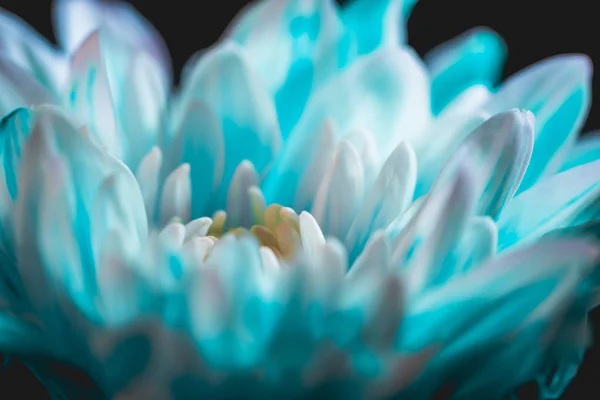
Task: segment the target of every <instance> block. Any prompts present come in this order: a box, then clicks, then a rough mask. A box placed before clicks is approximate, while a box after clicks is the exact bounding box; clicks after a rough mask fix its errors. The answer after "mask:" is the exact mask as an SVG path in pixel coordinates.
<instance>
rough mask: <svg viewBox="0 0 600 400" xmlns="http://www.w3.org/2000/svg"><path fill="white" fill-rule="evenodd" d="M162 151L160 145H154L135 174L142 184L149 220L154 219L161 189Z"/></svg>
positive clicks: (141, 188)
mask: <svg viewBox="0 0 600 400" xmlns="http://www.w3.org/2000/svg"><path fill="white" fill-rule="evenodd" d="M162 158H163V156H162V152H161V151H160V149H159V148H158V147H154V148H153V149H152V150H150V152H149V153H148V154H147V155H146V157H144V159H143V160H142V162H141V163H140V166H139V168H138V170H137V172H136V174H135V177H136V179H137V181H138V184H139V185H140V190H141V191H142V197H143V198H144V206H145V208H146V212H147V213H148V221H149V222H151V221H152V220H153V218H154V217H153V215H154V211H155V208H156V201H157V196H158V189H159V173H160V169H161V166H162Z"/></svg>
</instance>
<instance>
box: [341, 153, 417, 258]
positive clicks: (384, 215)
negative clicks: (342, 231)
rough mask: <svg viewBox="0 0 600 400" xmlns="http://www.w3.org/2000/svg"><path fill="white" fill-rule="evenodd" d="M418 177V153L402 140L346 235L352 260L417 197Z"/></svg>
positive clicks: (386, 163)
mask: <svg viewBox="0 0 600 400" xmlns="http://www.w3.org/2000/svg"><path fill="white" fill-rule="evenodd" d="M416 178H417V161H416V158H415V154H414V152H413V150H412V148H411V147H410V145H408V144H406V143H401V144H400V145H398V147H396V149H395V150H394V152H393V153H392V155H390V157H389V158H388V159H387V161H386V162H385V164H384V165H383V167H382V168H381V171H380V172H379V175H378V176H377V179H376V181H375V184H374V185H373V188H372V189H370V191H369V193H367V194H366V197H365V200H364V202H363V203H362V204H361V206H360V209H359V210H358V214H357V215H356V218H355V219H354V221H353V222H352V225H351V226H350V230H349V232H348V234H347V235H346V239H345V244H346V248H348V249H350V259H351V260H353V259H355V258H356V256H357V255H358V252H360V251H361V250H362V248H363V247H364V245H365V244H366V243H367V240H368V239H369V237H370V236H371V235H372V234H373V233H374V232H375V231H377V230H380V229H386V228H387V227H388V225H389V224H390V223H391V222H392V221H393V220H394V219H396V217H398V216H399V215H400V214H401V213H403V212H404V211H405V210H406V209H407V208H408V206H409V205H410V203H411V202H412V199H413V193H414V188H415V182H416Z"/></svg>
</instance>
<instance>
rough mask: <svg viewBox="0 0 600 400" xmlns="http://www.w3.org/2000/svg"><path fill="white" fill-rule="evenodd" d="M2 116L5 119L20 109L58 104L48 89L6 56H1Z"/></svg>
mask: <svg viewBox="0 0 600 400" xmlns="http://www.w3.org/2000/svg"><path fill="white" fill-rule="evenodd" d="M0 86H1V87H2V93H0V116H2V117H4V116H6V115H8V114H9V113H10V112H11V111H13V110H14V109H15V108H18V107H32V106H35V105H40V104H44V103H56V102H57V99H56V97H55V96H54V94H53V93H51V92H50V91H49V90H48V88H46V87H44V86H42V85H41V84H40V83H39V82H38V81H37V80H36V79H35V77H34V76H33V75H32V74H31V73H30V72H29V71H27V70H25V69H24V68H23V67H21V66H19V65H18V64H15V63H14V62H13V61H11V60H10V59H8V58H6V57H5V56H0Z"/></svg>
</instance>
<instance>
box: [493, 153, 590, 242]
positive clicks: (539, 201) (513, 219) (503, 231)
mask: <svg viewBox="0 0 600 400" xmlns="http://www.w3.org/2000/svg"><path fill="white" fill-rule="evenodd" d="M599 174H600V161H593V162H591V163H588V164H584V165H580V166H578V167H575V168H572V169H570V170H567V171H565V172H561V173H559V174H557V175H554V176H552V177H550V178H546V179H544V180H543V181H541V182H539V183H538V184H536V185H535V186H534V187H532V188H531V189H529V190H527V191H525V192H523V193H522V194H520V195H518V196H517V197H516V198H515V199H514V200H513V201H512V202H511V203H509V204H508V206H507V207H506V208H505V209H504V211H503V212H502V214H501V215H500V219H499V220H498V234H499V237H498V243H499V250H504V249H506V248H509V247H510V246H513V245H515V244H521V243H524V242H526V241H531V240H534V239H536V238H539V237H540V236H542V235H543V234H545V233H547V232H549V231H551V230H553V229H559V228H564V227H568V226H573V225H578V224H582V223H585V222H589V221H591V220H593V219H595V218H596V216H597V214H598V209H597V205H596V203H597V200H598V196H599V195H600V182H599V181H598V176H599Z"/></svg>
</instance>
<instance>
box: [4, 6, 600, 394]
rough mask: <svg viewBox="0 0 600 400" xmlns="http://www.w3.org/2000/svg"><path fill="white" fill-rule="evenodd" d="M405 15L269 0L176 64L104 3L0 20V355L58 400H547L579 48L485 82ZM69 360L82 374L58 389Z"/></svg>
mask: <svg viewBox="0 0 600 400" xmlns="http://www.w3.org/2000/svg"><path fill="white" fill-rule="evenodd" d="M413 5H414V1H400V0H380V1H379V0H378V1H373V0H355V1H353V2H351V4H350V5H348V6H347V7H346V8H338V7H337V6H336V5H335V3H334V2H333V1H330V0H312V1H297V0H287V1H279V0H268V1H263V2H259V3H257V4H255V5H252V6H250V7H249V8H248V9H247V10H245V11H244V12H243V13H242V14H241V15H240V17H239V18H238V19H237V20H236V21H234V22H233V23H232V25H231V28H230V29H229V30H228V32H227V33H226V35H225V36H224V37H223V38H222V40H221V41H220V42H219V43H217V44H216V45H215V46H214V47H213V48H211V49H209V50H208V51H206V52H205V53H203V54H202V55H200V56H198V57H194V58H193V59H192V60H191V61H190V63H189V65H188V66H187V67H186V68H185V70H184V73H183V79H182V82H183V83H182V85H181V88H180V89H179V90H177V91H175V92H174V94H171V88H170V86H171V72H170V70H169V67H168V65H169V62H168V58H167V51H166V49H165V47H164V45H163V42H162V40H161V39H160V37H159V36H158V34H157V33H156V31H155V30H154V29H153V28H152V27H151V26H150V24H149V23H148V22H147V21H145V20H144V19H142V18H141V17H140V16H139V15H138V14H137V13H136V11H135V10H134V9H133V8H132V7H130V6H128V5H127V4H125V3H104V2H95V1H89V0H63V1H57V2H56V15H57V21H58V22H57V28H58V37H59V39H60V42H61V45H62V50H61V51H56V50H55V49H53V48H51V47H50V46H49V45H48V44H47V43H44V42H43V40H42V39H41V38H40V37H39V36H37V35H36V34H35V33H34V32H33V31H32V30H31V29H29V28H27V27H26V26H25V25H24V24H23V23H22V22H21V21H19V20H17V19H16V18H15V17H12V16H9V15H7V14H6V13H3V14H0V83H1V84H2V89H3V90H2V93H0V113H1V114H2V115H3V116H4V117H3V119H2V122H1V124H0V138H1V140H2V166H3V171H4V174H2V177H3V179H0V200H1V201H0V223H1V225H0V227H1V228H2V229H1V231H0V233H1V239H2V240H1V244H2V253H1V258H0V261H1V266H0V267H1V268H0V299H1V300H2V304H3V308H2V310H3V311H2V314H0V318H1V319H0V321H1V322H2V323H1V324H0V344H1V346H0V350H1V351H3V352H5V353H7V354H15V355H17V356H18V357H20V358H21V359H22V360H23V361H24V362H26V363H27V365H28V366H29V367H30V368H31V369H32V370H33V371H34V372H35V373H36V374H37V375H38V376H39V378H40V379H41V380H42V381H43V382H44V383H45V384H46V385H47V387H48V389H49V390H50V391H51V392H53V393H54V394H55V395H56V396H59V395H60V396H70V397H73V398H96V397H98V396H107V397H109V398H125V397H127V396H129V397H130V398H147V399H155V398H156V399H166V398H175V399H187V398H199V397H202V396H205V397H208V398H222V397H227V396H230V397H231V396H233V397H236V396H239V394H240V393H244V394H245V395H246V396H248V397H257V398H262V397H269V396H288V397H289V396H294V397H298V396H306V397H309V396H313V397H314V396H319V395H327V396H329V397H340V398H388V397H394V396H400V397H401V398H428V397H430V396H431V395H433V394H434V393H435V392H436V391H437V390H438V389H440V388H442V387H444V386H446V385H448V384H451V385H452V386H453V387H454V389H455V392H454V396H455V398H490V397H492V398H495V397H498V398H501V397H503V396H505V395H507V394H509V393H510V392H511V391H513V390H514V389H515V388H517V387H518V386H519V385H522V384H524V383H526V382H529V381H531V380H534V379H537V380H538V381H539V384H540V388H541V393H542V396H543V397H545V398H554V397H557V396H558V395H560V393H561V392H562V390H564V388H565V386H566V384H568V382H569V381H570V379H571V378H572V377H573V375H574V373H575V371H576V369H577V366H578V364H579V362H580V360H581V356H582V353H583V351H584V350H585V348H586V346H587V344H588V343H587V322H586V314H587V312H588V311H589V310H590V309H591V308H593V307H594V306H596V305H597V300H598V296H597V293H598V288H599V285H600V276H599V274H598V270H597V268H596V267H597V264H598V257H599V256H600V247H598V245H597V244H596V242H595V241H594V240H593V237H594V233H596V227H597V222H595V220H596V212H595V210H596V208H595V207H596V203H597V199H598V196H599V195H600V185H599V181H598V179H597V178H596V177H597V176H598V173H599V172H600V161H598V157H597V155H598V150H597V149H598V145H597V140H596V138H590V139H585V140H583V141H581V142H576V138H577V135H578V133H579V130H580V128H581V126H582V123H583V120H584V118H585V116H586V114H587V110H588V107H589V96H590V95H589V80H590V76H591V65H590V62H589V60H588V59H587V58H586V57H584V56H577V55H570V56H558V57H554V58H551V59H549V60H546V61H542V62H541V63H539V64H536V65H534V66H532V67H530V68H529V69H526V70H524V71H522V72H520V73H518V74H517V75H515V76H513V77H511V78H509V80H508V81H506V82H504V83H503V84H501V85H500V86H499V87H498V88H495V87H494V85H495V82H496V80H497V78H498V72H499V71H500V70H501V65H502V62H503V60H504V56H505V54H504V51H505V50H504V45H503V44H502V41H501V39H500V38H499V37H498V36H497V35H496V34H495V33H493V32H491V31H489V30H483V29H478V30H473V31H470V32H468V33H466V34H464V35H463V36H460V37H459V38H457V39H454V40H453V41H451V42H449V43H447V44H444V45H442V46H441V47H439V48H437V49H435V50H433V51H432V52H431V53H430V54H428V55H427V57H426V61H425V62H423V61H421V60H420V59H419V57H418V56H417V55H416V53H415V52H414V51H413V50H411V49H410V48H409V47H408V46H407V45H406V44H405V34H404V29H403V25H401V24H398V23H397V22H398V21H399V20H404V19H406V18H407V17H408V14H409V13H410V9H411V8H412V6H413ZM57 363H58V364H65V365H71V366H73V367H75V368H76V369H79V370H83V371H84V372H85V373H86V374H88V375H89V376H90V377H91V379H92V380H93V382H94V386H90V387H89V388H81V387H79V386H77V385H76V384H75V382H74V381H69V380H68V379H66V380H65V379H64V378H63V377H61V376H57V372H56V370H55V368H54V366H55V365H56V364H57Z"/></svg>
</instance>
